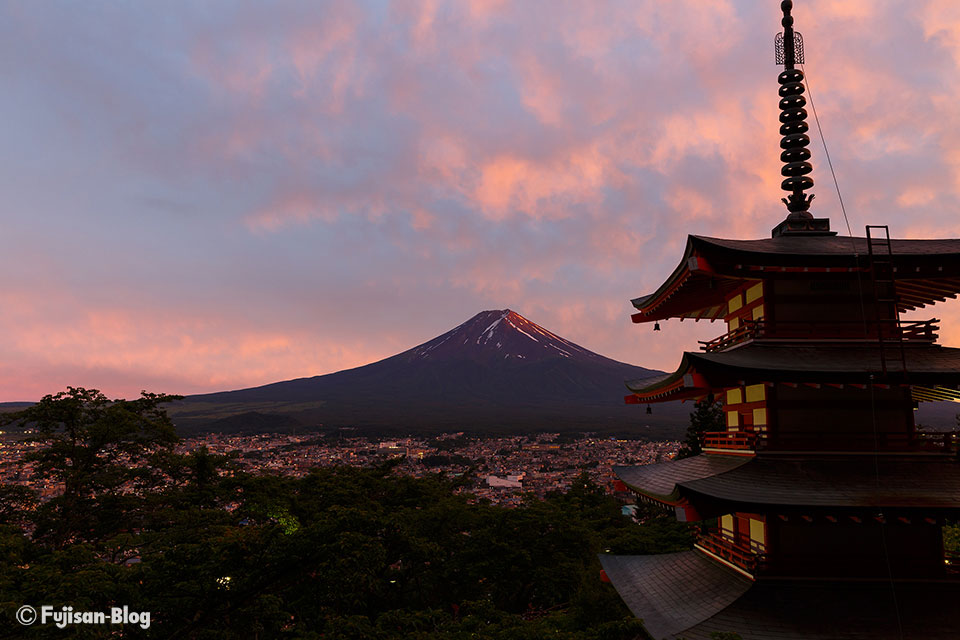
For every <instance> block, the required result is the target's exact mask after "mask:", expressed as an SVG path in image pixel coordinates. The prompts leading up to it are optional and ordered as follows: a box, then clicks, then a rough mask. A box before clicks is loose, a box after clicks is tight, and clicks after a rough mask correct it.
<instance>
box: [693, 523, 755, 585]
mask: <svg viewBox="0 0 960 640" xmlns="http://www.w3.org/2000/svg"><path fill="white" fill-rule="evenodd" d="M696 546H698V547H700V548H701V549H703V550H704V551H707V552H708V553H711V554H713V555H715V556H717V557H718V558H722V559H723V560H726V561H727V562H729V563H730V564H733V565H736V566H737V567H740V568H741V569H743V570H744V571H746V572H747V573H750V574H751V575H755V574H756V572H757V570H758V569H762V568H763V567H764V566H765V564H766V553H767V551H766V548H765V547H764V545H762V544H760V543H758V542H756V541H754V540H738V539H737V536H736V535H735V534H734V532H733V531H729V530H727V529H723V528H722V527H721V528H717V529H715V530H712V531H705V532H703V533H701V534H700V536H699V537H698V538H697V543H696Z"/></svg>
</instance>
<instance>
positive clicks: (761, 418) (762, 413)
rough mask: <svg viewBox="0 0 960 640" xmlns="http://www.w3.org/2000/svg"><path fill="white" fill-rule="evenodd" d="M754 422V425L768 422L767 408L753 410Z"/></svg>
mask: <svg viewBox="0 0 960 640" xmlns="http://www.w3.org/2000/svg"><path fill="white" fill-rule="evenodd" d="M753 424H754V426H756V425H758V424H767V410H766V409H754V410H753Z"/></svg>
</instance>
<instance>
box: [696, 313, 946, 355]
mask: <svg viewBox="0 0 960 640" xmlns="http://www.w3.org/2000/svg"><path fill="white" fill-rule="evenodd" d="M939 322H940V320H939V319H937V318H933V319H931V320H911V321H908V322H900V323H899V325H895V324H892V323H891V324H880V325H878V323H877V322H876V321H871V322H868V323H866V325H865V324H864V323H863V322H862V321H859V320H852V321H848V322H768V321H766V320H763V319H761V320H744V321H743V324H741V325H740V326H739V327H737V328H736V329H733V330H732V331H728V332H727V333H725V334H723V335H722V336H720V337H718V338H714V339H713V340H706V341H705V340H699V341H698V342H699V343H700V349H702V350H703V351H707V352H713V351H723V350H724V349H727V348H728V347H732V346H733V345H735V344H739V343H741V342H744V341H746V340H755V339H760V338H763V339H781V340H791V339H814V338H816V339H820V340H855V341H868V342H873V341H878V340H879V336H880V335H881V334H882V336H883V338H884V340H885V341H889V340H891V339H892V340H896V339H897V338H898V337H899V338H900V339H902V340H903V341H905V342H935V341H936V340H937V331H938V330H939V329H940V325H939V324H938V323H939Z"/></svg>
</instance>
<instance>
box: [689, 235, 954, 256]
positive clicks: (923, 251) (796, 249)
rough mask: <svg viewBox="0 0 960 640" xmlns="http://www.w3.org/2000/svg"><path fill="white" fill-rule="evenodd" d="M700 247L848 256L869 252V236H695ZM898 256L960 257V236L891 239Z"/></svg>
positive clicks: (696, 245) (696, 244)
mask: <svg viewBox="0 0 960 640" xmlns="http://www.w3.org/2000/svg"><path fill="white" fill-rule="evenodd" d="M691 241H692V242H693V244H694V247H696V248H700V249H702V248H704V247H707V246H714V247H718V248H720V249H727V250H731V251H740V252H745V253H757V254H767V255H780V256H787V255H790V256H808V257H810V256H848V257H853V255H854V254H859V255H861V256H866V255H867V239H866V238H856V237H854V238H851V237H850V236H815V237H802V236H780V237H778V238H760V239H758V240H729V239H726V238H709V237H707V236H691ZM890 248H891V250H892V252H893V255H894V256H897V257H900V256H903V257H907V256H951V255H953V256H960V239H957V238H937V239H930V240H891V241H890Z"/></svg>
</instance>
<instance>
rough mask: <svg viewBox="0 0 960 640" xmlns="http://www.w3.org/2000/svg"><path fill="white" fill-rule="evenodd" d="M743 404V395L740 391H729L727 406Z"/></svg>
mask: <svg viewBox="0 0 960 640" xmlns="http://www.w3.org/2000/svg"><path fill="white" fill-rule="evenodd" d="M741 402H743V395H741V393H740V389H727V404H740V403H741Z"/></svg>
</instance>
